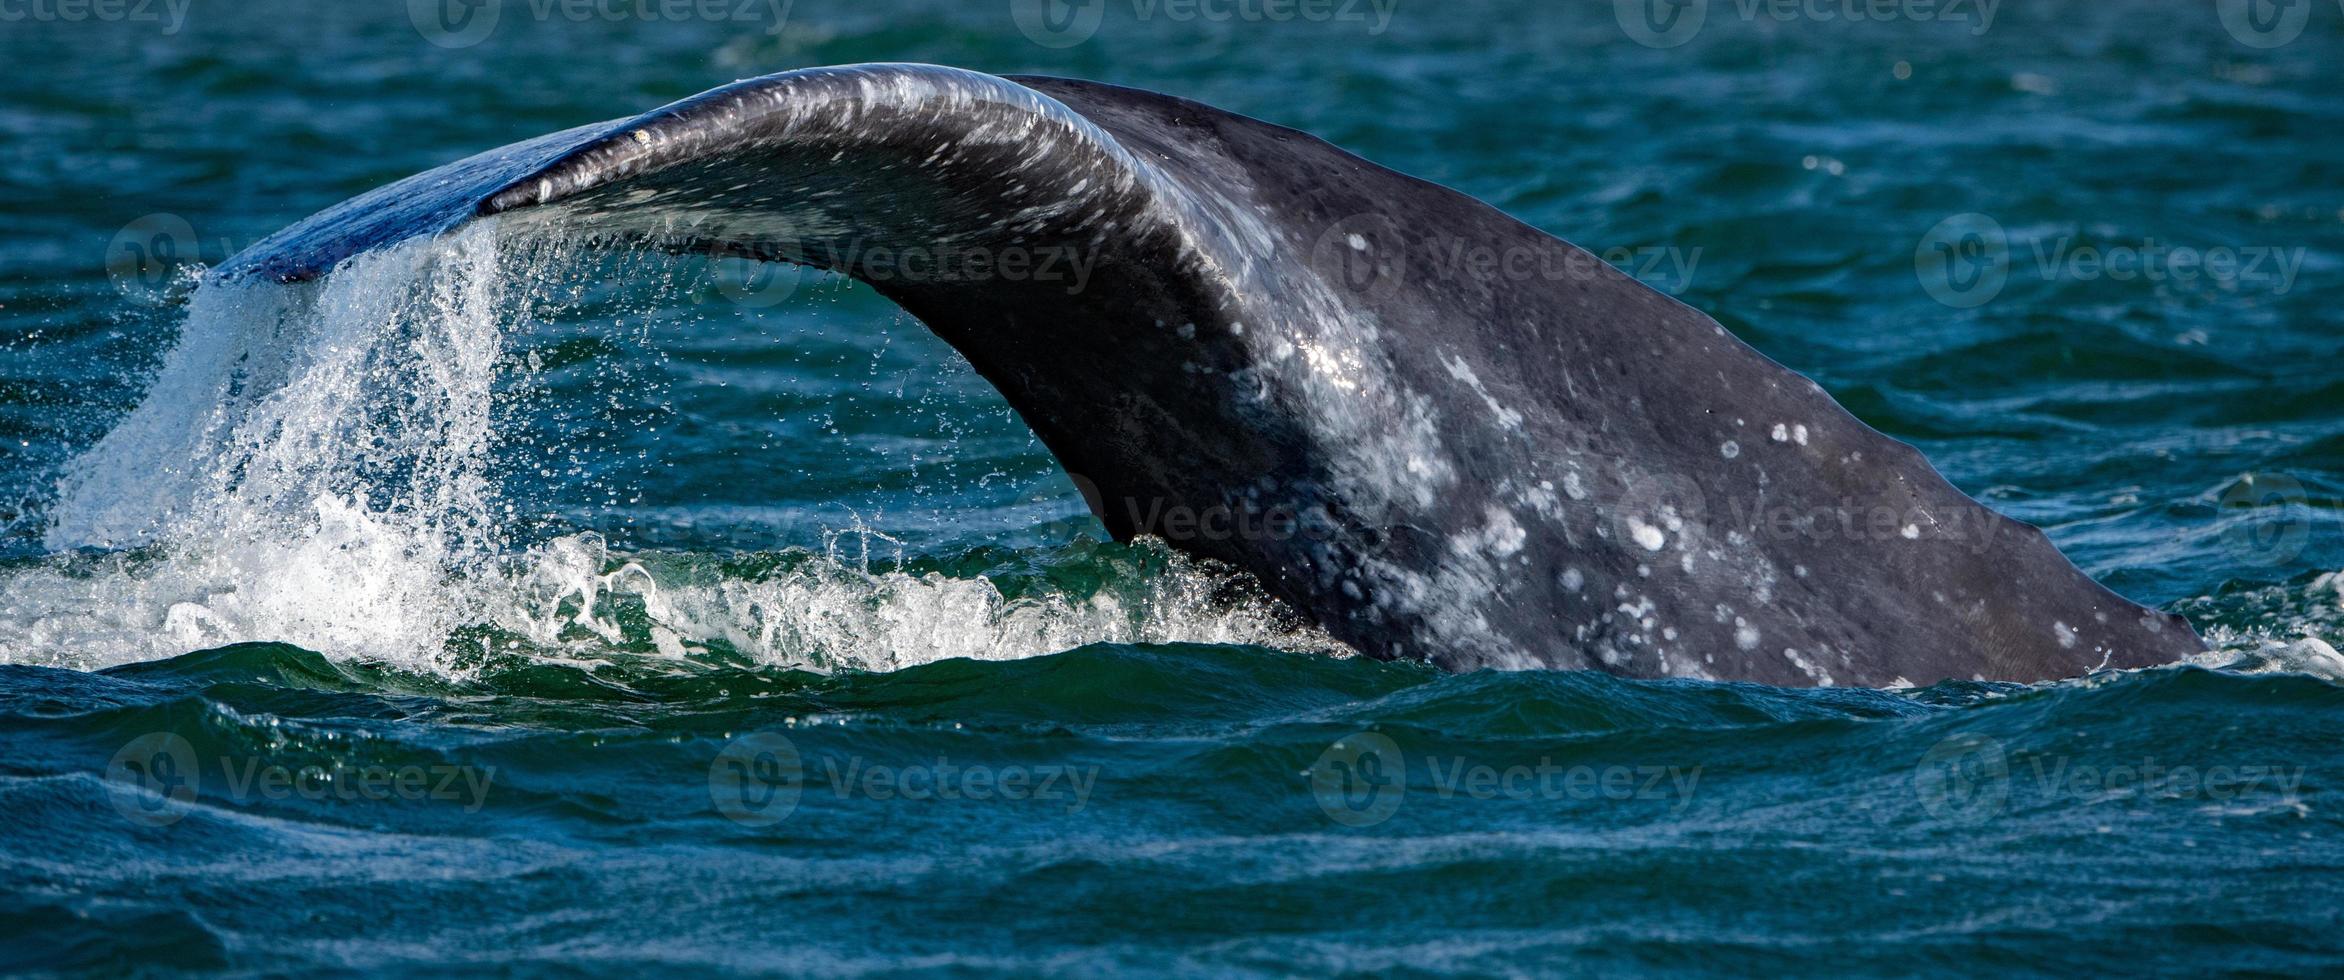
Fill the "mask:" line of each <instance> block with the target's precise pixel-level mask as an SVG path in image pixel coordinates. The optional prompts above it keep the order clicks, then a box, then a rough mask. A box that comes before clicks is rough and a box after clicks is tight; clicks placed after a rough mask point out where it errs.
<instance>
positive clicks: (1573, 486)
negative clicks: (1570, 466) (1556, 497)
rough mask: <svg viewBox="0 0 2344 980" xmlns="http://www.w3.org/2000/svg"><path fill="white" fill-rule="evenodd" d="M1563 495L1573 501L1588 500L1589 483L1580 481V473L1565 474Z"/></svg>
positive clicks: (1576, 471)
mask: <svg viewBox="0 0 2344 980" xmlns="http://www.w3.org/2000/svg"><path fill="white" fill-rule="evenodd" d="M1563 495H1564V496H1567V497H1570V498H1571V499H1572V500H1585V499H1587V481H1585V480H1581V479H1579V471H1578V470H1572V471H1570V472H1568V473H1565V474H1563Z"/></svg>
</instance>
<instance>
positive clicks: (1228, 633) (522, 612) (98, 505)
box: [0, 221, 1332, 670]
mask: <svg viewBox="0 0 2344 980" xmlns="http://www.w3.org/2000/svg"><path fill="white" fill-rule="evenodd" d="M575 252H576V249H575V248H573V247H572V246H570V245H569V244H566V243H563V242H559V241H550V240H545V239H542V238H534V237H533V238H531V239H528V240H525V241H514V240H512V238H511V236H509V235H507V236H500V233H499V229H498V227H497V225H496V223H495V222H493V221H489V222H482V223H480V224H477V225H474V226H470V227H467V228H465V229H463V230H462V231H460V232H458V233H455V234H452V235H449V236H447V237H444V238H440V239H436V240H432V239H426V240H417V241H411V242H408V243H404V244H402V245H399V246H396V247H393V248H387V249H383V250H380V251H377V252H373V253H370V254H367V255H364V256H360V257H358V258H356V259H354V260H352V261H350V262H348V263H345V264H344V265H343V266H342V267H341V268H339V269H337V270H336V271H335V272H334V273H333V274H331V275H330V276H327V277H324V278H323V279H321V280H319V281H317V282H313V283H304V284H298V285H275V284H243V283H226V282H220V281H217V280H212V281H206V282H205V283H204V284H203V285H202V286H201V287H199V288H198V289H197V290H196V292H195V293H194V295H193V296H192V298H191V299H190V300H189V302H188V304H187V309H186V317H185V321H184V324H183V326H182V328H181V331H180V337H179V340H178V343H177V346H176V347H175V348H174V349H172V350H171V352H170V353H169V355H168V356H167V357H166V358H165V360H164V363H163V366H162V368H161V370H160V372H159V373H158V374H157V376H156V377H155V379H154V381H153V383H152V384H151V386H150V387H149V389H148V394H147V395H146V397H145V399H144V400H143V401H142V402H141V403H140V404H139V406H138V408H137V409H136V410H135V411H134V412H133V413H131V414H130V415H129V416H128V417H127V418H125V419H124V420H123V421H122V422H121V423H120V424H119V425H117V426H116V427H115V428H114V430H113V431H112V432H111V433H110V434H109V435H108V436H107V437H106V438H105V439H104V440H103V441H102V442H101V443H99V444H98V445H97V446H95V447H93V448H92V449H91V450H90V451H88V452H87V453H85V454H83V455H82V456H81V457H80V458H79V459H77V460H76V461H75V462H74V463H73V464H72V465H71V467H70V468H69V470H68V472H67V473H66V475H65V477H64V478H63V480H62V481H61V483H60V486H59V492H58V499H57V501H56V503H55V505H54V507H53V508H52V510H51V515H50V523H49V526H48V528H47V531H46V540H45V544H46V546H47V548H48V549H49V550H50V551H51V552H54V553H56V554H53V555H52V556H50V557H47V558H44V559H41V560H39V561H37V562H32V563H27V564H20V565H18V566H16V567H11V568H6V569H0V592H5V593H6V594H7V595H8V599H7V600H6V601H5V602H0V660H4V661H9V662H17V663H46V664H60V665H70V666H77V667H85V668H86V667H102V666H108V665H111V664H115V663H122V662H132V661H139V660H150V659H156V658H162V657H169V656H175V655H178V654H182V653H186V652H189V651H193V650H198V649H205V648H210V647H218V646H222V645H226V644H231V643H237V642H244V641H279V642H287V643H292V644H295V645H298V646H302V647H306V648H310V649H314V650H318V651H321V652H324V653H327V654H329V655H333V656H343V657H358V658H365V659H370V660H377V661H382V662H387V663H392V664H398V665H402V666H406V667H410V668H414V669H422V670H449V669H459V670H460V669H462V666H463V665H464V664H465V663H466V662H467V660H468V659H473V658H475V657H476V655H477V654H478V653H480V652H482V651H489V650H514V651H524V652H528V653H531V654H534V655H538V656H548V657H556V658H578V657H585V658H589V659H590V658H592V657H595V656H598V655H601V654H605V653H610V652H614V651H632V652H641V653H656V654H664V655H668V656H706V657H711V658H715V659H718V660H724V661H729V662H742V661H747V662H756V663H769V664H790V665H806V666H814V667H824V668H835V667H851V668H876V669H885V668H893V667H900V666H905V665H909V664H915V663H922V662H928V661H932V660H936V659H942V658H945V657H973V658H979V659H1002V658H1011V657H1019V656H1029V655H1035V654H1042V653H1049V652H1054V651H1057V650H1063V649H1067V648H1070V647H1075V646H1080V645H1083V644H1086V643H1091V642H1181V641H1195V642H1208V643H1253V644H1262V645H1270V646H1283V647H1293V648H1306V649H1327V648H1331V646H1332V643H1331V641H1329V640H1327V639H1326V638H1324V637H1323V636H1322V635H1318V634H1316V633H1315V632H1313V631H1311V630H1309V629H1307V628H1305V627H1303V626H1301V625H1299V624H1298V623H1297V622H1296V621H1294V620H1293V618H1292V617H1291V616H1288V615H1285V614H1284V613H1283V612H1282V611H1280V610H1277V609H1276V608H1275V607H1273V606H1272V605H1270V604H1269V603H1268V602H1267V601H1266V600H1265V599H1263V598H1262V597H1260V596H1259V595H1258V594H1257V593H1254V592H1252V591H1250V590H1249V589H1247V588H1246V587H1245V585H1244V584H1242V583H1239V582H1236V581H1235V580H1234V579H1233V578H1232V577H1231V575H1230V573H1227V572H1226V571H1222V570H1216V569H1211V568H1207V567H1203V566H1201V565H1199V564H1197V563H1195V562H1192V561H1190V560H1188V559H1185V558H1183V557H1181V556H1178V555H1175V554H1173V553H1171V552H1169V551H1168V550H1165V549H1162V548H1160V547H1155V546H1151V545H1146V544H1143V545H1140V546H1136V547H1119V546H1114V545H1106V544H1098V543H1095V542H1089V541H1078V542H1074V543H1071V544H1067V545H1064V546H1063V549H1071V552H1066V551H1064V550H1063V549H1062V553H1061V554H1059V555H1057V556H1055V558H1054V559H1053V560H1054V561H1070V562H1073V563H1075V564H1080V565H1082V566H1083V567H1084V568H1085V569H1086V571H1087V572H1089V573H1090V574H1088V575H1086V576H1083V578H1085V579H1086V580H1087V581H1084V582H1080V583H1076V584H1065V583H1064V582H1063V581H1062V579H1063V578H1064V577H1063V576H1056V577H1052V576H1039V577H1036V579H1035V580H1034V581H1025V580H1020V579H1017V578H1015V577H1014V576H1012V577H1008V578H1004V577H1001V576H994V577H984V576H980V575H975V574H970V573H968V572H966V571H964V570H959V569H958V568H957V567H951V568H946V567H941V566H943V565H950V564H951V563H949V562H933V561H931V562H927V563H925V564H923V562H922V561H919V560H914V561H910V562H903V561H898V562H895V563H892V564H890V563H885V562H882V563H881V565H880V566H879V567H874V566H873V564H872V562H871V561H870V560H869V555H870V552H871V548H870V538H869V537H868V535H870V534H871V533H873V532H870V531H868V530H865V529H862V528H861V527H860V526H859V525H860V521H859V519H857V520H856V521H855V525H856V526H854V527H851V528H849V529H848V531H849V533H850V534H862V535H865V537H864V538H863V540H862V541H861V542H860V545H861V546H860V547H859V548H858V547H857V546H856V543H855V542H853V541H848V542H846V543H845V545H844V546H843V547H833V548H830V549H828V550H827V551H825V552H816V551H809V550H803V549H791V550H785V551H780V552H761V553H738V552H727V553H722V554H711V553H707V552H698V551H688V552H681V553H677V552H645V553H614V551H613V550H612V549H611V548H610V547H608V546H607V545H606V544H605V542H604V540H603V538H602V537H601V536H600V535H598V534H596V533H593V532H590V531H588V532H580V531H576V530H575V529H571V530H570V531H569V532H568V533H562V531H561V530H560V529H555V530H554V531H552V532H549V533H533V532H532V531H531V530H528V529H526V528H525V526H526V527H533V526H527V525H526V522H525V521H524V520H522V517H523V515H524V513H525V512H526V511H527V510H528V506H527V504H528V503H529V502H528V501H526V500H517V499H516V496H515V494H514V493H512V492H511V491H510V490H509V488H508V487H507V486H506V483H505V481H504V480H502V479H500V474H501V473H504V472H506V471H508V470H510V469H512V468H513V464H514V462H515V461H516V460H532V459H534V458H536V457H537V456H542V455H545V454H546V452H547V447H544V446H538V445H529V444H526V443H527V442H528V441H529V439H528V437H526V436H521V435H518V434H517V433H515V432H513V431H511V430H512V429H513V428H514V427H513V426H511V425H510V422H511V419H512V417H513V415H514V413H516V412H518V411H522V410H525V409H526V408H528V407H529V406H527V405H525V404H522V403H523V402H524V401H525V400H526V399H527V398H528V397H530V396H529V395H528V394H527V392H528V391H529V389H530V385H528V384H527V383H526V382H527V381H528V379H529V376H530V374H531V373H532V372H533V371H534V370H535V368H534V367H533V365H534V363H535V358H534V357H515V356H513V350H512V347H513V345H512V344H511V343H510V339H511V335H512V334H513V332H515V331H525V330H528V329H529V328H530V325H531V324H532V323H534V322H535V321H536V319H537V318H538V317H540V316H542V315H544V314H545V313H546V311H547V310H548V309H549V308H552V307H558V306H560V305H561V304H563V303H564V302H568V301H571V300H574V299H575V298H576V296H577V284H576V277H575V276H574V275H568V276H567V277H565V274H566V273H570V272H574V268H573V267H575V266H576V265H578V264H579V257H578V256H577V255H576V254H575ZM646 261H651V260H646ZM658 261H664V262H665V263H666V264H665V265H664V266H657V268H664V269H665V271H666V274H667V275H668V277H670V278H671V279H675V278H684V277H685V273H686V272H687V271H688V270H689V269H691V268H693V267H691V266H689V265H688V264H686V263H681V262H677V261H674V260H658ZM701 268H704V267H701ZM655 278H656V277H655ZM527 465H530V466H535V465H540V464H539V463H535V462H531V463H528V464H527ZM839 523H841V524H845V523H847V522H846V521H845V520H843V515H842V520H841V521H840V522H839ZM826 537H828V538H831V539H833V540H834V541H835V539H836V538H837V537H838V535H835V534H833V535H826Z"/></svg>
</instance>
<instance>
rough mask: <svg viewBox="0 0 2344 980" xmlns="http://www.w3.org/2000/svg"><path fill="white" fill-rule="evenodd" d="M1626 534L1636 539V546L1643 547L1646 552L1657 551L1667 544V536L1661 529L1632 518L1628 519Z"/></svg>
mask: <svg viewBox="0 0 2344 980" xmlns="http://www.w3.org/2000/svg"><path fill="white" fill-rule="evenodd" d="M1628 534H1629V535H1630V536H1631V537H1634V538H1635V539H1636V543H1637V544H1640V545H1643V546H1644V550H1646V551H1659V550H1660V549H1661V547H1662V546H1663V545H1666V544H1668V535H1667V534H1665V533H1663V532H1662V531H1661V529H1659V528H1657V527H1653V526H1652V525H1650V524H1646V523H1644V522H1643V521H1640V520H1637V519H1636V518H1633V517H1631V518H1628Z"/></svg>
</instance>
